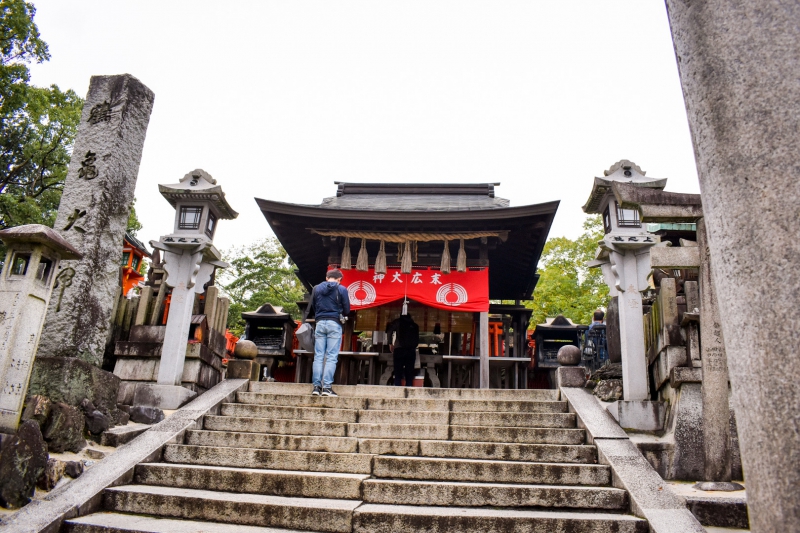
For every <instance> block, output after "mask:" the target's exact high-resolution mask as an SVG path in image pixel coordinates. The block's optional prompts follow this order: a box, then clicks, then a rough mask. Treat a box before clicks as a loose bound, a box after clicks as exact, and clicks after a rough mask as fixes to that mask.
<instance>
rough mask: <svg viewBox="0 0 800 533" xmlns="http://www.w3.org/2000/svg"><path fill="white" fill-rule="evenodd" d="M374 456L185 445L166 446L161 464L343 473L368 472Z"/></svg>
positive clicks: (370, 470) (370, 469)
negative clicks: (163, 462)
mask: <svg viewBox="0 0 800 533" xmlns="http://www.w3.org/2000/svg"><path fill="white" fill-rule="evenodd" d="M373 457H374V456H373V455H370V454H365V453H329V452H305V451H288V450H260V449H256V448H226V447H212V446H191V445H185V444H168V445H167V446H166V447H165V448H164V461H165V462H168V463H180V464H192V465H208V466H232V467H240V468H263V469H268V470H295V471H300V472H339V473H345V474H369V473H371V472H372V458H373Z"/></svg>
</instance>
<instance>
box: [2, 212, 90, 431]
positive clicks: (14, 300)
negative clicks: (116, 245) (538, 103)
mask: <svg viewBox="0 0 800 533" xmlns="http://www.w3.org/2000/svg"><path fill="white" fill-rule="evenodd" d="M0 239H2V241H3V243H5V245H6V246H7V248H8V252H7V253H6V259H5V263H4V265H3V271H2V275H0V385H1V386H2V387H3V388H2V392H0V432H3V433H13V432H14V431H16V429H17V426H18V425H19V418H20V415H21V412H22V404H23V401H24V399H25V394H26V392H27V390H28V380H29V379H30V375H31V369H32V368H33V358H34V355H35V354H36V349H37V348H38V346H39V337H40V333H41V331H42V323H43V322H44V316H45V313H46V311H47V306H48V304H49V302H50V294H51V292H52V290H53V284H54V282H55V281H56V280H58V282H59V287H58V289H57V290H56V298H58V303H60V298H61V295H62V294H63V292H64V288H65V287H67V286H69V284H70V281H71V279H72V275H73V274H74V273H75V272H74V271H72V272H69V271H70V270H72V269H71V268H67V269H64V270H62V271H61V272H59V262H60V261H61V260H62V259H80V258H81V257H82V256H81V254H80V252H78V251H77V250H76V249H75V248H73V247H72V245H70V244H69V243H68V242H67V241H65V240H64V239H63V238H62V237H61V236H60V235H59V234H58V233H56V232H55V231H53V230H52V229H51V228H48V227H47V226H43V225H41V224H28V225H25V226H18V227H16V228H10V229H5V230H2V231H0Z"/></svg>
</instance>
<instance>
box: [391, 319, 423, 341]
mask: <svg viewBox="0 0 800 533" xmlns="http://www.w3.org/2000/svg"><path fill="white" fill-rule="evenodd" d="M393 333H397V337H396V338H395V339H394V346H395V348H416V347H417V345H418V344H419V326H418V325H417V323H416V322H414V319H413V318H411V316H410V315H402V316H401V317H400V318H397V319H395V320H392V321H391V322H389V324H387V326H386V335H387V336H388V337H389V342H390V343H391V342H392V334H393Z"/></svg>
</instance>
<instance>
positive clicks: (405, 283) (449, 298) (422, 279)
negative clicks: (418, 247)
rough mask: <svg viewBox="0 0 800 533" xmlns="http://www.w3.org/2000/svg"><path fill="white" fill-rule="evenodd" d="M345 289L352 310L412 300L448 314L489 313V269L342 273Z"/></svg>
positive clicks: (352, 271) (351, 271)
mask: <svg viewBox="0 0 800 533" xmlns="http://www.w3.org/2000/svg"><path fill="white" fill-rule="evenodd" d="M342 274H344V278H342V285H343V286H344V287H346V288H347V292H348V293H349V294H350V307H352V308H353V309H366V308H368V307H377V306H379V305H384V304H387V303H389V302H394V301H395V300H401V299H403V297H406V296H407V297H408V298H409V299H410V300H415V301H417V302H420V303H423V304H425V305H428V306H430V307H436V308H438V309H446V310H448V311H465V312H483V311H488V310H489V269H488V268H483V269H480V270H467V272H451V273H450V274H442V272H441V271H440V270H439V269H435V270H434V269H432V268H431V269H428V268H415V269H414V270H412V271H411V273H410V274H403V273H401V272H400V269H399V268H389V269H387V271H386V274H375V271H374V270H373V269H369V270H368V271H366V272H361V271H359V270H342Z"/></svg>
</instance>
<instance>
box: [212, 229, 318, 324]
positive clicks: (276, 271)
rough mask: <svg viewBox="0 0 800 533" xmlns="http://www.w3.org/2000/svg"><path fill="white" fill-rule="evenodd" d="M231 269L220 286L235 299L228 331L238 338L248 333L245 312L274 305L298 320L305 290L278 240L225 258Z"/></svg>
mask: <svg viewBox="0 0 800 533" xmlns="http://www.w3.org/2000/svg"><path fill="white" fill-rule="evenodd" d="M225 260H226V261H227V262H229V263H230V265H231V266H230V267H229V268H227V269H225V270H224V271H222V272H221V273H220V274H219V277H218V278H217V285H219V286H220V287H221V288H222V289H223V290H224V291H225V293H226V294H227V296H228V297H229V298H230V299H231V306H230V310H229V311H228V328H229V329H230V330H231V332H232V333H233V334H234V335H241V334H242V333H243V332H244V320H242V312H244V311H255V310H256V309H258V308H259V307H260V306H262V305H264V304H266V303H270V304H272V305H278V306H282V307H283V310H284V311H285V312H287V313H290V314H291V315H292V317H294V318H295V319H299V318H300V309H299V308H298V307H297V303H296V302H298V301H299V300H302V298H303V293H304V292H305V289H304V288H303V285H302V284H301V283H300V280H298V279H297V276H295V274H294V265H293V264H292V262H291V260H290V259H289V255H288V254H287V253H286V250H284V249H283V247H282V246H281V245H280V243H279V242H278V239H276V238H274V237H273V238H269V239H264V240H262V241H259V242H256V243H255V244H252V245H250V246H245V247H241V248H235V249H233V250H231V251H230V252H229V253H227V254H225Z"/></svg>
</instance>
